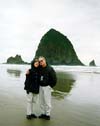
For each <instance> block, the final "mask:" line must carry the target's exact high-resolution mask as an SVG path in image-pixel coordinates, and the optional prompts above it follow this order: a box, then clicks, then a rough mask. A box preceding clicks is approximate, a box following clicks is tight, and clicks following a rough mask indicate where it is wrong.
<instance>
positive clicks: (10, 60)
mask: <svg viewBox="0 0 100 126" xmlns="http://www.w3.org/2000/svg"><path fill="white" fill-rule="evenodd" d="M6 63H7V64H28V63H27V62H24V61H23V60H22V58H21V56H20V55H16V56H15V57H12V56H11V57H9V58H8V59H7V62H6Z"/></svg>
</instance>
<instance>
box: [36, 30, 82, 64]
mask: <svg viewBox="0 0 100 126" xmlns="http://www.w3.org/2000/svg"><path fill="white" fill-rule="evenodd" d="M38 56H44V57H45V58H46V59H47V61H48V63H49V64H51V65H83V63H82V62H81V61H80V60H79V59H78V56H77V55H76V52H75V50H74V48H73V45H72V44H71V42H70V40H69V39H68V38H67V37H66V36H64V35H63V34H62V33H60V32H58V31H56V30H54V29H50V30H49V31H48V32H47V33H46V34H45V35H44V36H43V37H42V39H41V40H40V43H39V45H38V49H37V51H36V54H35V57H38Z"/></svg>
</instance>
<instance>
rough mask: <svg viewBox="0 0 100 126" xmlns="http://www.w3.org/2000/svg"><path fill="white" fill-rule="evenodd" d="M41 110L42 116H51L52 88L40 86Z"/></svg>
mask: <svg viewBox="0 0 100 126" xmlns="http://www.w3.org/2000/svg"><path fill="white" fill-rule="evenodd" d="M39 92H40V93H39V98H40V99H39V100H40V108H41V111H42V114H46V115H50V111H51V87H50V86H40V91H39Z"/></svg>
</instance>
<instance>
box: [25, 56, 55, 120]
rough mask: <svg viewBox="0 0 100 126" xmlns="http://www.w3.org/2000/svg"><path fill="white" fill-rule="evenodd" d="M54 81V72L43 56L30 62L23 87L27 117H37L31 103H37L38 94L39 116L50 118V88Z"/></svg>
mask: <svg viewBox="0 0 100 126" xmlns="http://www.w3.org/2000/svg"><path fill="white" fill-rule="evenodd" d="M56 82H57V78H56V72H55V71H54V69H53V68H52V67H51V66H49V65H48V64H47V62H46V59H45V57H42V56H41V57H39V58H35V59H34V60H33V61H32V63H31V69H29V70H28V71H27V72H26V80H25V87H24V89H25V90H26V92H27V115H26V118H27V119H32V118H37V116H36V115H35V113H34V111H33V108H34V107H35V106H33V103H37V99H38V96H39V103H40V109H41V114H40V115H39V118H43V119H46V120H50V111H51V88H53V87H54V86H55V85H56ZM38 94H39V95H38ZM34 109H35V108H34Z"/></svg>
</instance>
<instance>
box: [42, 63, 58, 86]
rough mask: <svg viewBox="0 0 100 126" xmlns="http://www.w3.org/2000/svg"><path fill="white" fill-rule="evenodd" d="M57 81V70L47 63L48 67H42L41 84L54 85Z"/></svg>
mask: <svg viewBox="0 0 100 126" xmlns="http://www.w3.org/2000/svg"><path fill="white" fill-rule="evenodd" d="M56 82H57V77H56V72H55V71H54V69H53V68H52V67H51V66H49V65H47V66H46V67H44V68H43V67H40V85H41V86H48V85H49V86H50V87H54V86H55V85H56Z"/></svg>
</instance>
